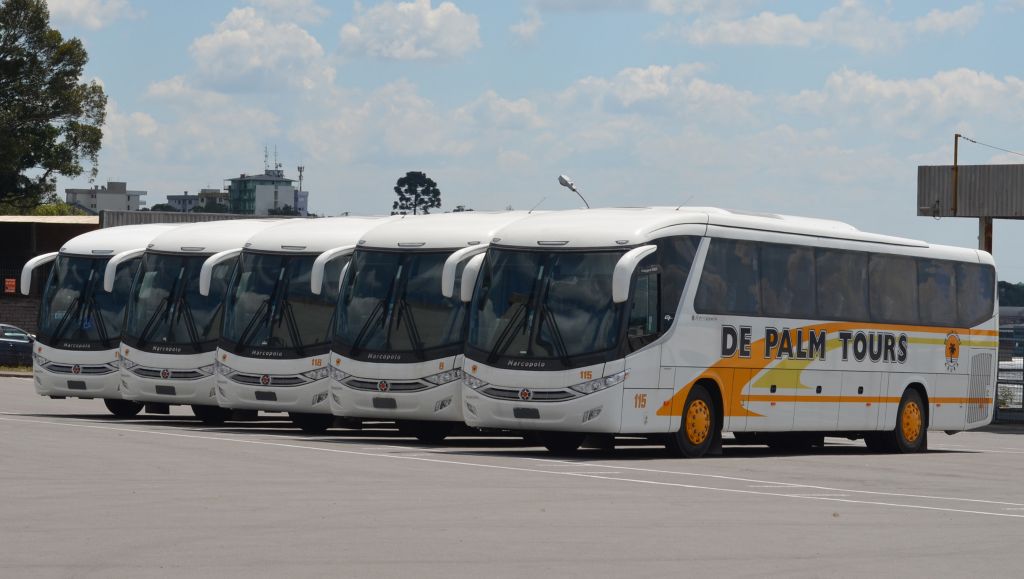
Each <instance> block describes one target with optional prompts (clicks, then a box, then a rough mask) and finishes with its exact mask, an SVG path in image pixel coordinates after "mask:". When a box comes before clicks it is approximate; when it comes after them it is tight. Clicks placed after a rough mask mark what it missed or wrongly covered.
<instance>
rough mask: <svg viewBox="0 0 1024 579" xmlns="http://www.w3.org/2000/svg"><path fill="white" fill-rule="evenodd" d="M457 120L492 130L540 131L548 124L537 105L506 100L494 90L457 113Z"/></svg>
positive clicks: (524, 100) (520, 100)
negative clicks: (538, 110)
mask: <svg viewBox="0 0 1024 579" xmlns="http://www.w3.org/2000/svg"><path fill="white" fill-rule="evenodd" d="M455 116H456V118H458V119H460V120H463V121H469V122H473V123H475V124H476V125H477V126H481V127H490V128H511V129H539V128H541V127H543V126H544V125H545V124H546V123H545V121H544V119H543V118H541V116H540V114H539V113H538V112H537V105H535V104H534V103H533V102H532V101H530V100H528V99H525V98H521V99H516V100H508V99H504V98H502V97H501V96H499V95H498V93H496V92H494V91H493V90H489V91H487V92H485V93H484V94H483V95H482V96H480V98H478V99H476V100H475V101H473V102H471V103H469V104H467V105H464V106H462V107H460V108H459V109H457V110H456V111H455Z"/></svg>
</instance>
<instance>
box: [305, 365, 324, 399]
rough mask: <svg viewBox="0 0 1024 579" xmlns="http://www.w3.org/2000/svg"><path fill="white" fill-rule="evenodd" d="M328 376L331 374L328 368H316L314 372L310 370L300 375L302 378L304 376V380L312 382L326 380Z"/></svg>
mask: <svg viewBox="0 0 1024 579" xmlns="http://www.w3.org/2000/svg"><path fill="white" fill-rule="evenodd" d="M330 374H331V369H330V368H317V369H316V370H310V371H309V372H303V373H302V375H303V376H305V377H306V378H309V379H310V380H314V381H315V380H323V379H324V378H326V377H327V376H329V375H330ZM324 399H325V400H326V399H327V397H326V396H324Z"/></svg>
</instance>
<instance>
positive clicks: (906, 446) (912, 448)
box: [864, 389, 928, 454]
mask: <svg viewBox="0 0 1024 579" xmlns="http://www.w3.org/2000/svg"><path fill="white" fill-rule="evenodd" d="M927 427H928V425H927V423H926V420H925V406H924V401H923V400H922V399H921V394H920V393H919V392H918V391H917V390H913V389H908V390H907V391H906V392H904V393H903V398H902V399H900V406H899V410H897V411H896V428H894V429H893V430H892V431H890V432H873V433H869V434H867V435H866V436H865V437H864V443H865V444H867V447H868V449H870V450H873V451H875V452H898V453H901V454H910V453H914V452H924V451H926V450H928V430H927Z"/></svg>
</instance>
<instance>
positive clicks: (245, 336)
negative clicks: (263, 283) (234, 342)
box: [238, 298, 270, 348]
mask: <svg viewBox="0 0 1024 579" xmlns="http://www.w3.org/2000/svg"><path fill="white" fill-rule="evenodd" d="M269 306H270V298H266V299H264V300H263V303H261V304H260V307H258V308H256V313H254V314H253V315H252V317H251V318H249V323H248V324H246V326H245V329H244V330H242V334H241V335H240V336H238V347H239V348H244V347H246V346H248V345H249V339H250V338H252V336H250V335H249V334H253V335H255V333H256V332H255V331H254V330H255V329H256V326H257V325H258V324H262V323H263V320H264V318H266V317H267V316H268V315H269V314H270V309H269Z"/></svg>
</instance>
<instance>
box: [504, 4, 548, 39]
mask: <svg viewBox="0 0 1024 579" xmlns="http://www.w3.org/2000/svg"><path fill="white" fill-rule="evenodd" d="M542 26H544V20H542V19H541V17H540V11H539V10H537V9H536V8H534V7H532V6H531V7H529V8H527V9H526V15H525V18H524V19H523V20H520V21H519V22H517V23H515V24H513V25H512V26H509V27H508V29H509V31H511V32H512V34H515V35H516V36H518V37H519V38H520V39H522V40H533V39H534V38H536V37H537V33H538V32H540V29H541V27H542Z"/></svg>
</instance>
